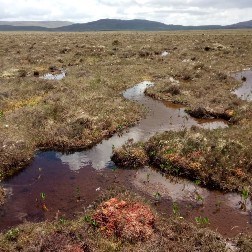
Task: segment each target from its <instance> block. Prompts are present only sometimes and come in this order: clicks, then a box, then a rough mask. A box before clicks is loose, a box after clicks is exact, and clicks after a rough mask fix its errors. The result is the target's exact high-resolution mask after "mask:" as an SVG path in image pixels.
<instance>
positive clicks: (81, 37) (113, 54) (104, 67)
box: [0, 31, 252, 179]
mask: <svg viewBox="0 0 252 252" xmlns="http://www.w3.org/2000/svg"><path fill="white" fill-rule="evenodd" d="M251 36H252V33H251V32H250V31H216V32H215V31H212V32H171V33H168V32H167V33H137V32H135V33H112V32H111V33H68V34H67V33H65V34H64V33H1V34H0V37H1V42H0V48H1V49H0V58H1V61H0V81H1V91H0V149H1V152H0V164H1V166H0V178H1V179H4V178H6V177H7V176H10V175H12V174H13V173H14V172H15V171H16V170H18V169H19V168H22V167H24V166H25V165H26V164H27V162H29V161H30V159H31V158H32V156H33V155H34V152H35V151H36V150H38V149H63V150H69V149H77V148H78V149H79V148H87V147H90V146H92V145H94V144H95V143H97V142H99V141H100V140H101V139H102V138H104V137H108V136H110V135H111V134H113V133H115V132H116V131H120V130H122V129H123V128H126V127H128V126H130V125H132V124H133V123H135V122H136V121H137V120H138V119H139V118H140V115H142V114H143V109H142V108H140V107H139V106H137V105H136V104H134V103H132V102H129V101H126V100H125V99H123V98H122V96H121V92H122V91H123V90H125V89H126V88H127V87H129V86H133V85H134V84H136V83H137V82H139V81H142V80H144V79H150V80H153V81H155V83H156V86H155V87H154V88H151V89H149V90H148V91H147V92H148V94H149V95H152V96H155V97H158V98H161V99H166V100H170V101H173V102H179V103H183V104H187V107H188V109H191V110H190V111H196V112H197V111H200V112H202V111H203V115H202V113H196V114H195V113H194V114H195V115H196V116H207V115H208V114H209V112H211V113H212V114H211V115H216V116H217V117H218V116H220V117H224V118H229V117H231V116H234V118H235V119H233V120H234V121H236V120H238V119H239V118H243V120H244V121H245V120H246V118H247V117H249V113H250V112H249V111H250V105H249V104H248V103H246V102H242V101H240V100H239V99H238V98H237V97H236V96H235V95H233V94H231V93H230V90H231V89H233V88H235V87H236V86H238V85H239V83H238V82H237V81H234V80H233V79H232V78H230V77H229V76H228V73H229V72H230V71H237V70H241V69H243V68H245V67H247V66H249V65H250V64H251V58H250V57H252V56H251V53H250V52H251V51H252V45H251V43H250V41H251ZM164 51H167V52H168V53H169V54H168V55H167V56H165V57H162V56H161V54H162V52H164ZM57 69H64V70H65V71H66V73H67V76H66V78H64V79H63V80H61V81H56V80H44V79H41V78H38V77H36V76H37V75H38V74H39V75H40V76H41V75H43V74H44V73H47V72H50V71H55V70H57ZM34 75H35V76H34ZM198 108H200V109H198ZM204 109H205V110H206V111H207V112H206V111H205V110H204ZM205 112H206V113H205ZM237 118H238V119H237ZM245 124H246V125H247V122H246V121H245Z"/></svg>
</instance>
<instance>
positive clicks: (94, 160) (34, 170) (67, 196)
mask: <svg viewBox="0 0 252 252" xmlns="http://www.w3.org/2000/svg"><path fill="white" fill-rule="evenodd" d="M151 85H153V84H152V83H151V82H147V81H144V82H142V83H140V84H138V85H136V86H134V87H133V88H130V89H128V90H126V91H125V92H124V93H123V96H124V97H125V99H130V100H132V101H136V102H138V103H140V104H142V105H144V106H145V107H146V108H147V109H148V111H149V112H148V114H147V116H146V117H145V118H144V119H142V120H140V122H139V123H138V124H137V125H136V126H134V127H132V128H130V129H129V130H128V131H126V132H123V134H120V135H114V136H112V137H111V138H109V139H106V140H103V141H102V142H101V143H100V144H97V145H96V146H94V147H93V148H91V149H90V150H86V151H81V152H74V153H72V154H63V153H60V152H54V151H51V152H38V153H37V154H36V156H35V158H34V160H33V162H32V163H31V165H29V166H28V167H27V168H26V169H24V170H23V171H22V172H20V173H19V174H18V175H16V176H14V177H13V178H11V179H9V180H8V181H5V182H4V183H2V185H3V186H4V187H5V189H6V190H7V191H8V194H9V197H8V200H7V202H6V204H5V205H4V206H3V207H2V209H0V230H4V229H7V228H10V227H12V226H15V225H17V224H19V223H23V222H25V221H34V222H36V221H43V220H52V219H55V218H56V219H57V218H59V217H64V218H72V217H73V216H75V215H76V214H78V213H80V212H83V209H84V208H86V207H88V206H89V205H90V204H92V202H93V201H94V200H95V199H97V198H98V196H99V195H100V194H101V193H103V192H104V190H106V188H109V187H111V186H117V185H120V186H125V187H126V188H128V189H130V190H133V191H136V192H139V193H142V194H144V195H146V196H147V197H149V198H150V199H151V200H153V201H155V202H156V203H157V207H158V208H159V210H160V211H161V212H164V213H166V214H170V213H171V212H172V204H173V203H174V202H176V204H178V206H179V209H180V211H181V213H182V214H183V216H186V217H187V218H188V219H190V220H192V221H193V222H195V221H194V218H195V217H196V216H197V217H198V216H202V217H208V218H209V220H210V224H209V225H210V227H211V228H212V229H214V230H216V229H217V230H218V231H219V232H220V233H222V234H224V235H227V236H233V235H236V234H237V233H239V232H243V231H247V230H252V225H251V216H250V204H249V202H248V203H247V211H245V212H244V211H241V210H240V209H239V201H240V200H241V197H240V196H239V195H237V194H226V195H224V194H221V193H219V192H214V191H208V190H206V189H202V188H200V187H198V186H196V185H195V184H193V183H191V182H189V181H186V180H178V179H177V180H176V182H174V181H173V182H172V181H171V179H166V178H165V177H162V175H160V174H159V173H157V172H155V171H154V170H152V169H150V168H148V167H146V168H145V169H142V170H139V171H135V170H120V169H114V164H113V162H112V161H111V160H110V156H111V154H112V147H115V148H117V147H120V146H122V145H123V144H124V143H125V142H126V141H127V140H128V139H133V140H134V141H143V140H147V139H148V138H149V137H151V136H153V135H154V134H155V133H157V132H164V131H167V130H180V129H183V128H190V127H191V126H193V125H195V126H199V127H203V128H210V129H214V128H217V127H227V124H226V123H225V122H224V121H222V120H195V119H193V118H192V117H190V116H189V115H188V114H186V113H185V111H184V109H183V107H181V106H179V105H174V104H169V103H168V104H167V103H163V102H160V101H156V100H154V99H152V98H150V97H147V96H145V95H144V91H145V89H146V88H148V87H150V86H151ZM148 174H150V175H148ZM147 177H148V179H147ZM146 183H147V184H146ZM157 193H158V194H157ZM159 194H160V195H159ZM157 195H158V199H157ZM199 199H200V200H199Z"/></svg>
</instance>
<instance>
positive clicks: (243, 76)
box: [232, 69, 252, 101]
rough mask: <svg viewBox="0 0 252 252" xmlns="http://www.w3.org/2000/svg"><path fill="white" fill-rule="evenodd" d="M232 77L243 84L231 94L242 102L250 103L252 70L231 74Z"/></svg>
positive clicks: (251, 98) (251, 96) (251, 97)
mask: <svg viewBox="0 0 252 252" xmlns="http://www.w3.org/2000/svg"><path fill="white" fill-rule="evenodd" d="M232 77H234V78H235V79H237V80H240V81H241V80H242V81H243V84H242V85H241V86H240V87H239V88H237V89H236V90H235V91H233V93H234V94H236V95H237V96H238V97H239V98H241V99H242V100H246V101H252V70H251V69H249V70H244V71H242V72H237V73H233V74H232Z"/></svg>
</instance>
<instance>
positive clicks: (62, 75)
mask: <svg viewBox="0 0 252 252" xmlns="http://www.w3.org/2000/svg"><path fill="white" fill-rule="evenodd" d="M65 77H66V72H65V71H60V73H47V74H45V75H43V76H41V77H40V78H41V79H44V80H62V79H64V78H65Z"/></svg>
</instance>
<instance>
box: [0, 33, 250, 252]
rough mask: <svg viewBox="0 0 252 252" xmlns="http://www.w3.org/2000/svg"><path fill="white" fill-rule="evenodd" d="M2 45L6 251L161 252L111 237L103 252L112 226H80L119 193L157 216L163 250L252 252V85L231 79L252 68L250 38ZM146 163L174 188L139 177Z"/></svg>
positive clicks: (139, 37)
mask: <svg viewBox="0 0 252 252" xmlns="http://www.w3.org/2000/svg"><path fill="white" fill-rule="evenodd" d="M0 37H1V42H0V43H1V47H0V48H1V49H0V58H1V62H0V67H1V71H0V83H1V84H0V85H1V89H0V150H1V151H0V161H1V166H0V177H1V180H2V182H1V185H2V186H3V188H5V191H6V193H5V194H6V196H5V203H4V204H3V205H2V207H1V214H0V219H1V223H0V227H1V229H2V230H5V232H3V233H2V234H1V236H0V239H1V246H2V247H1V249H3V250H7V251H16V250H17V249H18V248H20V249H21V250H22V249H23V250H24V251H26V250H27V251H28V250H29V249H30V250H31V251H33V250H32V248H33V247H34V246H36V241H37V240H38V239H39V240H41V243H40V244H39V246H40V248H41V250H42V251H43V249H45V248H46V247H47V248H50V247H51V248H52V247H53V246H56V245H55V244H52V241H53V240H54V239H55V240H57V239H59V240H61V241H62V244H61V245H62V248H56V247H55V249H56V250H57V249H62V250H63V251H67V247H68V246H70V247H71V246H72V248H78V249H80V251H86V250H85V248H87V247H88V248H89V250H91V251H93V250H95V251H97V250H98V251H106V249H108V250H109V251H111V248H114V250H123V251H127V250H130V249H131V248H133V247H134V249H135V250H139V251H141V250H140V248H145V251H154V250H153V248H154V247H153V244H154V243H153V242H152V244H150V243H148V242H147V241H144V239H143V240H141V241H137V242H136V241H129V240H127V239H126V240H125V239H124V238H122V239H121V238H120V236H118V237H117V238H116V240H114V238H111V237H107V238H104V236H103V234H102V232H101V234H100V235H98V236H99V237H98V238H99V239H97V241H98V242H95V240H94V235H93V233H92V232H93V231H92V228H94V229H97V228H99V229H101V227H99V225H101V224H99V225H98V226H96V225H94V223H95V222H91V221H90V220H92V218H91V219H89V218H86V217H85V221H84V222H83V219H80V216H83V215H85V216H87V214H88V215H90V214H91V213H92V211H96V210H95V209H96V207H97V206H98V205H97V203H94V202H95V201H96V200H97V199H99V201H100V202H101V201H103V200H105V199H107V200H108V199H109V197H117V195H120V196H118V197H121V198H122V200H125V201H131V200H132V201H141V202H143V203H144V204H146V200H147V201H148V204H149V205H150V206H151V209H152V210H151V211H153V212H155V211H157V212H156V224H155V225H156V229H155V232H154V233H153V234H152V239H154V240H153V241H156V242H158V243H159V244H160V242H161V241H162V242H163V243H164V245H163V247H162V248H163V249H164V251H165V249H166V251H167V249H169V246H171V244H173V246H172V247H174V244H177V243H178V244H180V241H181V239H183V237H184V238H185V239H186V241H187V242H185V243H184V245H183V246H184V247H183V248H182V247H181V250H179V249H180V248H178V250H177V251H184V250H185V249H186V248H195V249H196V248H197V246H198V247H200V249H201V251H209V250H207V248H215V251H224V249H226V250H227V251H228V249H229V251H232V250H234V249H237V250H238V251H239V249H240V251H246V249H247V251H249V248H250V246H251V238H250V233H251V223H250V222H251V216H250V215H251V214H250V210H251V209H250V197H251V187H250V185H251V182H252V174H251V159H250V153H251V150H252V146H251V141H250V138H251V136H250V135H251V134H252V131H251V104H250V102H249V101H247V100H246V99H240V97H239V94H238V93H237V92H238V90H239V89H237V88H238V87H239V86H241V85H242V84H244V85H246V84H247V83H249V80H250V75H249V72H242V73H241V76H240V75H239V74H236V75H235V76H234V75H233V74H230V73H233V72H241V71H243V70H244V69H247V68H248V67H250V66H251V62H252V59H251V57H252V56H250V55H252V54H251V52H252V46H251V45H250V44H251V43H249V41H250V40H251V38H252V33H251V31H246V30H243V31H238V30H237V31H232V30H230V31H207V32H205V31H204V32H201V31H195V32H160V33H141V32H129V33H127V32H122V33H119V32H118V33H113V32H106V33H71V34H64V33H1V34H0ZM164 52H166V54H165V55H164ZM61 69H64V71H63V70H61ZM48 73H49V74H48ZM66 73H67V74H66ZM38 76H39V77H40V78H38ZM234 77H235V78H234ZM142 81H145V82H142ZM148 81H149V82H148ZM136 83H140V84H139V85H136ZM151 83H155V85H151ZM146 87H148V88H147V89H146V90H145V88H146ZM244 89H246V90H248V89H247V88H244V86H243V90H244ZM125 90H126V91H125ZM233 90H236V91H233ZM124 91H125V92H124ZM123 92H124V93H123ZM245 92H246V91H245ZM144 93H145V94H144ZM122 94H123V95H122ZM236 94H237V95H236ZM243 97H244V93H243ZM157 100H161V101H157ZM190 115H191V116H193V117H194V118H195V119H193V118H192V117H191V116H190ZM134 125H135V126H134ZM156 133H158V134H156ZM100 142H101V143H100ZM123 144H124V145H123ZM48 150H49V151H48ZM55 151H59V152H55ZM111 155H113V157H112V160H113V161H114V162H115V163H116V165H119V166H124V168H127V169H116V168H115V164H114V163H113V162H112V161H111V160H110V156H111ZM145 165H149V166H152V167H153V168H154V169H155V170H156V171H158V172H159V173H160V172H161V173H162V174H163V175H164V176H165V177H167V176H168V180H166V179H165V178H164V177H158V176H160V175H159V173H158V172H155V171H154V170H146V169H149V168H145V170H143V169H140V170H135V169H131V168H139V167H142V166H145ZM20 170H22V171H21V172H20ZM14 174H16V175H14ZM145 177H146V178H145ZM178 177H184V178H185V179H190V180H192V182H193V184H191V185H190V183H189V182H185V181H181V180H180V179H179V178H178ZM174 180H175V181H176V183H174V184H173V183H172V181H173V182H174ZM182 184H183V185H185V186H182ZM179 185H180V186H179ZM122 186H123V187H125V188H126V192H124V193H120V192H119V191H120V189H119V188H121V187H122ZM111 187H112V188H113V189H111ZM187 187H190V188H193V189H192V190H191V191H190V190H189V194H186V195H185V196H183V197H182V198H177V199H176V198H173V197H172V193H171V191H176V190H178V194H179V191H182V192H181V195H183V193H184V189H185V188H187ZM201 187H203V188H201ZM176 188H179V189H176ZM181 188H182V189H181ZM206 188H209V189H211V190H210V191H208V190H207V189H206ZM111 190H112V193H111ZM186 190H187V189H186ZM212 190H214V191H212ZM216 190H219V191H220V192H217V191H216ZM223 191H224V192H225V193H227V192H228V193H229V194H223ZM232 192H235V193H236V194H235V193H232ZM132 194H134V196H132ZM137 195H141V198H139V196H137ZM188 195H190V196H188ZM2 199H3V194H2V193H0V202H2ZM119 202H120V201H119ZM213 202H214V203H213ZM126 205H127V204H126ZM133 206H134V204H133ZM189 208H190V209H189ZM98 209H99V208H98ZM167 209H169V210H167ZM188 209H189V210H188ZM89 212H90V213H89ZM188 212H190V214H189V215H188ZM163 213H165V214H164V215H163ZM178 213H179V214H178ZM91 215H92V214H91ZM170 216H171V217H170ZM181 216H182V217H183V218H185V219H181ZM224 217H226V218H224ZM27 221H28V223H27V224H23V225H21V226H16V225H18V224H20V223H23V222H27ZM29 221H31V222H29ZM41 221H42V222H41ZM188 221H189V222H188ZM221 221H223V222H221ZM33 222H39V223H37V224H36V223H35V224H33ZM190 222H192V223H194V225H192V224H190ZM65 223H68V224H67V226H66V225H65ZM91 223H93V224H92V225H93V227H92V228H91V230H90V229H89V228H88V226H90V225H91ZM7 227H9V228H11V229H10V230H9V231H8V230H6V228H7ZM206 227H208V228H209V227H210V228H211V229H212V230H214V231H215V232H216V233H213V231H209V229H208V228H206ZM41 228H42V229H43V232H44V235H42V236H41V235H40V234H39V230H41ZM86 228H88V229H86ZM164 229H166V230H167V232H168V233H167V232H163V231H162V230H164ZM71 233H74V234H75V235H76V237H77V236H78V237H82V238H78V239H77V238H73V236H71ZM240 233H243V235H240ZM220 234H221V235H224V236H225V237H230V238H229V239H227V238H223V237H222V236H221V235H220ZM238 234H239V235H238ZM115 235H116V236H117V235H118V233H115ZM236 235H238V236H236ZM234 236H236V237H234ZM24 237H28V240H29V242H28V240H26V239H25V238H24ZM38 237H39V238H38ZM199 237H201V238H200V239H202V241H204V242H203V243H201V244H197V240H198V239H199ZM231 237H232V238H231ZM96 238H97V237H96ZM63 241H64V242H63ZM165 241H169V242H165ZM169 243H170V244H169ZM58 245H59V246H61V245H60V243H59V244H58ZM85 246H86V247H85ZM172 247H170V248H172ZM64 249H65V250H64ZM81 249H82V250H81ZM155 249H156V251H162V249H161V247H158V246H156V247H155ZM183 249H184V250H183ZM112 250H113V249H112Z"/></svg>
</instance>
